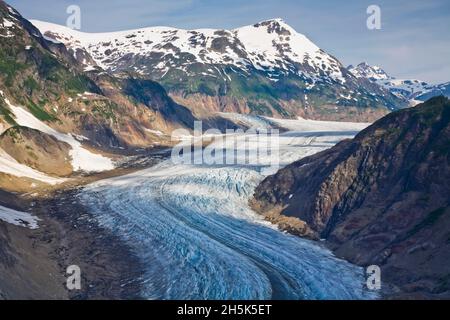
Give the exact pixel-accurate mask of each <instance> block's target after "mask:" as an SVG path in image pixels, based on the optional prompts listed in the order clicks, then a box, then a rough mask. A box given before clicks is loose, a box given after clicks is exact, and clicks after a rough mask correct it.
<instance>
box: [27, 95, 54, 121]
mask: <svg viewBox="0 0 450 320" xmlns="http://www.w3.org/2000/svg"><path fill="white" fill-rule="evenodd" d="M44 107H45V101H41V102H40V103H39V105H37V104H35V103H34V102H33V101H31V100H30V101H29V102H28V105H27V108H28V110H30V112H31V113H32V114H33V115H34V116H35V117H36V118H38V119H39V120H41V121H54V120H56V118H55V117H54V116H53V115H51V114H49V113H48V112H47V111H46V110H45V108H44Z"/></svg>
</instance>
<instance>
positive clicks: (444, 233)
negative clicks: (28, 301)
mask: <svg viewBox="0 0 450 320" xmlns="http://www.w3.org/2000/svg"><path fill="white" fill-rule="evenodd" d="M449 146H450V101H449V100H448V99H446V98H444V97H436V98H433V99H431V100H429V101H427V102H426V103H423V104H421V105H419V106H417V107H415V108H412V109H405V110H402V111H398V112H394V113H391V114H390V115H388V116H386V117H384V118H382V119H381V120H379V121H377V122H375V123H374V124H373V125H372V126H370V127H368V128H367V129H365V130H363V131H362V132H361V133H359V134H358V135H357V136H356V137H355V138H354V139H353V140H347V141H343V142H341V143H339V144H338V145H336V146H335V147H333V148H331V149H329V150H326V151H324V152H321V153H319V154H316V155H314V156H311V157H308V158H305V159H302V160H300V161H298V162H295V163H293V164H292V165H289V166H288V167H286V168H284V169H282V170H280V171H279V172H278V173H277V174H275V175H273V176H270V177H268V178H266V179H265V180H264V181H263V182H262V183H261V184H260V185H259V186H258V188H257V189H256V192H255V196H254V199H253V200H252V206H253V207H254V208H255V209H256V210H258V211H259V212H261V213H262V214H265V215H266V216H267V217H268V219H269V220H271V221H273V222H278V221H281V222H282V223H283V225H282V227H284V228H285V229H287V230H289V231H291V232H294V233H296V234H298V235H301V236H307V237H310V238H314V239H318V238H324V239H326V240H327V243H328V245H329V246H330V247H331V248H333V249H334V250H335V252H336V253H337V254H338V255H339V256H341V257H344V258H346V259H348V260H350V261H351V262H354V263H357V264H360V265H365V266H367V265H372V264H377V265H380V266H381V268H382V277H383V281H384V282H383V283H384V284H385V286H384V287H383V289H384V291H385V294H388V295H390V296H392V295H394V296H396V295H398V296H400V297H412V296H413V297H418V296H419V297H450V281H449V279H450V267H449V261H450V184H449V183H448V181H450V153H449V152H450V148H449Z"/></svg>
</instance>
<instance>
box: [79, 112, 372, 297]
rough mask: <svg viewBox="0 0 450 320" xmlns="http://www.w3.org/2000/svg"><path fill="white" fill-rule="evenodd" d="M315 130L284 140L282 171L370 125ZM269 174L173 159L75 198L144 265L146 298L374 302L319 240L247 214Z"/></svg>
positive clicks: (356, 275)
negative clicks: (353, 300)
mask: <svg viewBox="0 0 450 320" xmlns="http://www.w3.org/2000/svg"><path fill="white" fill-rule="evenodd" d="M299 123H300V124H301V125H299V126H298V128H304V122H303V123H302V122H301V120H299ZM282 124H283V123H282V120H279V121H278V122H277V125H282ZM293 124H294V123H293V122H292V120H291V121H290V122H289V127H290V128H294V129H295V128H296V127H295V126H294V125H293ZM317 124H318V125H319V126H318V127H317V128H318V130H316V131H314V130H311V129H314V128H313V127H311V125H312V124H311V123H308V131H304V130H303V131H288V132H285V133H282V134H281V135H280V137H279V141H280V150H279V153H280V158H281V159H282V161H281V165H286V164H288V163H290V162H293V161H295V160H298V159H300V158H302V157H305V156H308V155H311V154H314V153H316V152H319V151H322V150H324V149H327V148H330V147H331V146H333V145H334V144H336V143H337V142H339V141H340V140H342V139H345V138H351V137H352V136H354V135H355V134H356V133H357V132H358V131H359V130H361V129H362V128H363V127H364V126H366V124H351V123H349V124H347V125H342V123H341V124H338V123H336V125H335V126H334V127H333V123H331V122H329V123H326V124H325V125H323V124H322V125H320V123H317ZM324 128H325V129H326V130H324ZM213 143H215V142H213ZM225 147H227V146H225ZM267 160H268V159H267ZM263 166H264V160H263V161H262V163H261V164H259V165H245V164H244V165H239V166H237V165H205V164H173V163H172V162H171V160H170V159H168V160H165V161H163V162H161V163H159V164H157V165H156V166H154V167H151V168H148V169H145V170H142V171H139V172H135V173H132V174H129V175H126V176H121V177H115V178H110V179H107V180H101V181H97V182H95V183H92V184H90V185H88V186H86V187H85V188H83V189H82V191H80V193H79V194H78V197H79V199H80V201H81V202H82V203H83V204H84V205H85V206H86V207H87V208H88V209H89V211H90V212H91V213H92V214H93V216H94V218H95V219H96V220H97V221H98V222H99V224H100V225H102V226H103V227H106V228H107V229H109V230H111V231H112V232H113V233H115V234H117V235H119V236H120V237H121V238H122V239H123V240H124V241H126V242H127V243H128V244H129V245H130V246H131V247H132V248H133V250H134V252H135V253H136V254H137V255H138V256H139V257H140V259H141V260H142V262H143V263H144V265H145V274H144V275H142V278H141V279H139V281H140V283H141V284H142V287H143V292H142V295H143V297H145V298H147V299H182V300H185V299H244V300H245V299H372V298H376V297H377V295H376V294H375V293H373V292H369V291H367V290H366V289H365V287H364V285H365V278H364V270H363V269H362V268H361V267H358V266H355V265H352V264H350V263H349V262H346V261H344V260H341V259H338V258H337V257H335V256H334V255H333V254H332V253H331V252H330V251H329V250H328V249H326V248H325V247H324V246H323V245H321V244H320V242H314V241H310V240H305V239H302V238H299V237H296V236H293V235H289V234H287V233H285V232H281V231H280V230H278V229H277V227H276V226H274V225H272V224H270V223H268V222H267V221H265V220H264V219H263V217H262V216H260V215H258V214H256V213H255V212H253V211H252V210H251V209H250V207H249V206H248V200H249V199H250V197H251V196H252V194H253V191H254V189H255V187H256V186H257V185H258V183H259V182H260V181H261V180H262V179H263V178H264V176H263V175H262V174H261V172H262V167H263Z"/></svg>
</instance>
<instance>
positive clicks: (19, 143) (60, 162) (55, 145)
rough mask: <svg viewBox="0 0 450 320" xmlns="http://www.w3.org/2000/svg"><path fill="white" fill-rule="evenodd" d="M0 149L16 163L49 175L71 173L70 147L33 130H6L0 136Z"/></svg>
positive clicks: (25, 128) (17, 128)
mask: <svg viewBox="0 0 450 320" xmlns="http://www.w3.org/2000/svg"><path fill="white" fill-rule="evenodd" d="M0 148H1V149H3V150H4V151H5V152H7V153H8V154H9V155H10V156H12V157H13V158H14V159H16V160H17V162H19V163H22V164H25V165H27V166H29V167H31V168H33V169H36V170H38V171H41V172H44V173H47V174H50V175H56V176H68V175H70V174H72V172H73V168H72V165H71V164H70V161H71V156H70V151H71V149H72V148H71V147H70V145H69V144H67V143H65V142H62V141H59V140H58V139H56V138H55V137H53V136H50V135H48V134H46V133H43V132H40V131H37V130H34V129H30V128H27V127H19V126H16V127H12V128H10V129H8V130H6V131H5V132H4V133H3V134H2V135H1V136H0Z"/></svg>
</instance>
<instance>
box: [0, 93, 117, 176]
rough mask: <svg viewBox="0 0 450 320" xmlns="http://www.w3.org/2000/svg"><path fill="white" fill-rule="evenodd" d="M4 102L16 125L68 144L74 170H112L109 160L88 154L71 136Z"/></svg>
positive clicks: (112, 166) (7, 101)
mask: <svg viewBox="0 0 450 320" xmlns="http://www.w3.org/2000/svg"><path fill="white" fill-rule="evenodd" d="M5 102H6V103H7V105H8V106H9V108H10V109H11V111H12V112H13V114H14V116H15V121H16V123H17V124H18V125H21V126H24V127H29V128H32V129H36V130H38V131H41V132H44V133H47V134H49V135H52V136H54V137H55V138H56V139H58V140H60V141H63V142H66V143H68V144H69V145H70V146H71V147H72V151H71V152H70V155H71V157H72V166H73V168H74V170H76V171H78V170H82V171H86V172H95V171H104V170H112V169H114V165H113V163H112V161H111V159H109V158H106V157H104V156H101V155H99V154H95V153H92V152H90V151H89V150H87V149H85V148H83V147H82V145H81V143H80V142H79V141H78V140H77V139H75V138H74V137H73V136H72V135H71V134H63V133H60V132H58V131H56V130H55V129H53V128H51V127H49V126H48V125H47V124H45V123H44V122H42V121H40V120H39V119H37V118H36V117H35V116H33V115H32V114H31V113H30V112H28V111H26V110H25V109H23V108H21V107H16V106H14V105H12V104H11V103H10V102H9V100H8V99H5Z"/></svg>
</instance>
